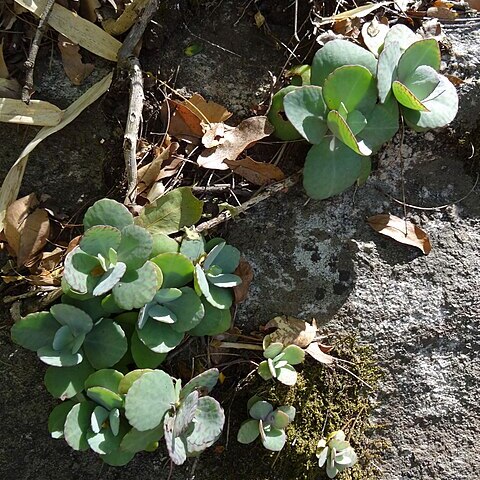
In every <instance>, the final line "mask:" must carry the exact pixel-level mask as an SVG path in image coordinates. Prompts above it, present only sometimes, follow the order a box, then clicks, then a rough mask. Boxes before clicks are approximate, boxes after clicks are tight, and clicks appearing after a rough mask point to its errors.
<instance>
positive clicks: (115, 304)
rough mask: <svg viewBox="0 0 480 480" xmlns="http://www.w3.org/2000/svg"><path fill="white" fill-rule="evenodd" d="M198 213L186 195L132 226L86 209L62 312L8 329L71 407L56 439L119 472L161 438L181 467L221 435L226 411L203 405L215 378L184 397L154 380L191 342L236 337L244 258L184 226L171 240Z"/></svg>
mask: <svg viewBox="0 0 480 480" xmlns="http://www.w3.org/2000/svg"><path fill="white" fill-rule="evenodd" d="M201 213H202V203H201V202H200V201H198V200H197V199H195V197H193V195H192V194H191V191H190V190H189V189H187V188H180V189H177V190H175V191H173V192H171V193H169V194H167V195H165V196H163V197H161V198H160V199H159V200H158V201H157V202H156V203H155V204H152V205H150V206H148V207H146V208H145V209H144V210H143V211H142V212H141V214H140V215H139V216H138V217H136V218H134V217H133V216H132V215H131V213H130V212H129V211H128V210H127V208H126V207H124V206H123V205H121V204H120V203H118V202H115V201H113V200H109V199H102V200H99V201H98V202H96V203H95V204H94V205H93V206H92V207H90V208H89V209H88V210H87V212H86V214H85V217H84V227H85V233H84V235H83V236H82V237H81V239H80V240H79V242H78V245H77V246H75V247H74V248H73V249H72V250H71V251H70V253H69V254H68V255H67V257H66V259H65V271H64V276H63V278H62V287H63V292H64V294H63V296H62V298H61V303H59V304H57V305H54V306H52V307H51V308H50V311H48V312H38V313H32V314H29V315H27V316H26V317H25V318H23V319H21V320H20V321H19V322H17V323H16V324H14V325H13V327H12V329H11V335H12V339H13V340H14V341H15V342H16V343H18V344H19V345H21V346H23V347H25V348H27V349H30V350H33V351H35V352H37V355H38V357H39V358H40V360H41V361H42V362H44V363H46V364H47V365H49V368H48V369H47V372H46V374H45V385H46V387H47V390H48V391H49V392H50V393H51V394H52V395H53V396H54V397H56V398H60V399H61V400H65V401H64V402H63V403H62V404H61V405H59V406H58V407H56V408H55V409H54V411H53V412H52V416H51V421H50V423H51V432H52V436H54V437H55V438H60V437H64V438H65V440H66V441H67V443H68V444H69V445H70V446H71V447H72V448H74V449H76V450H85V449H87V448H91V449H92V450H93V451H95V452H97V453H99V454H100V455H101V456H102V458H103V459H104V460H105V461H106V462H107V463H110V464H113V465H122V464H125V463H127V462H128V461H129V460H130V459H131V458H133V455H134V454H135V453H136V452H138V451H140V450H145V449H146V450H148V449H152V448H153V446H152V445H153V444H155V443H156V442H158V440H159V439H160V438H161V437H162V436H163V435H164V436H165V441H166V444H167V449H168V451H169V453H170V456H171V458H172V460H173V461H174V462H175V463H177V464H180V463H183V462H184V461H185V458H186V457H187V456H190V455H196V454H198V453H199V452H201V451H202V450H204V449H205V448H207V447H208V446H210V445H211V444H212V443H213V442H215V440H216V439H217V438H218V436H219V435H220V432H221V431H222V427H223V422H224V414H223V410H222V408H221V407H220V405H219V404H218V402H217V401H216V400H214V399H213V398H211V397H208V396H203V394H204V393H205V392H207V393H208V392H209V391H210V390H211V389H212V388H213V386H214V385H215V384H216V382H217V379H218V371H217V370H209V371H207V372H205V373H204V374H202V375H200V376H199V377H196V378H195V379H193V380H192V381H191V382H189V383H188V384H187V385H186V386H185V387H184V388H183V389H182V388H181V384H180V381H179V380H174V379H172V378H171V377H170V376H169V375H168V374H166V373H165V372H163V371H161V370H150V369H155V368H157V367H158V366H159V365H160V364H161V363H162V362H163V361H164V360H165V358H166V356H167V353H168V352H170V351H171V350H172V349H174V348H175V347H176V346H178V345H179V344H180V343H181V342H182V340H183V339H184V337H185V335H186V334H188V335H191V336H203V335H216V334H218V333H221V332H224V331H226V330H228V329H229V328H230V324H231V313H230V307H231V305H232V303H233V298H234V296H233V289H232V287H234V286H236V285H239V284H240V283H241V279H240V277H238V276H237V275H235V274H234V273H233V272H234V271H235V270H236V268H237V266H238V264H239V261H240V253H239V251H238V250H237V249H236V248H234V247H232V246H230V245H226V243H225V242H224V241H223V240H222V239H220V238H214V239H212V240H210V241H208V242H206V241H205V239H204V238H203V237H202V236H200V235H198V234H196V233H195V232H194V231H190V230H188V228H187V229H186V231H187V234H186V235H185V237H184V238H183V239H182V240H181V241H176V240H175V239H172V238H171V237H169V236H168V235H169V234H171V233H174V232H178V231H179V230H180V229H182V228H185V227H187V226H188V225H192V224H194V223H195V222H196V221H198V220H199V218H200V216H201ZM147 440H148V441H147Z"/></svg>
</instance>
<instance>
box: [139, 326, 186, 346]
mask: <svg viewBox="0 0 480 480" xmlns="http://www.w3.org/2000/svg"><path fill="white" fill-rule="evenodd" d="M137 335H138V338H139V339H140V340H141V341H142V342H143V344H144V345H146V346H147V347H148V348H149V349H150V350H152V351H153V352H155V353H168V352H169V351H170V350H173V349H174V348H175V347H176V346H178V345H180V343H181V342H182V340H183V337H184V334H183V333H182V332H177V331H175V330H173V328H172V327H171V326H170V325H168V324H166V323H160V322H156V321H155V320H152V319H151V318H149V319H148V320H147V321H146V322H145V325H144V326H143V328H142V329H141V330H139V329H137Z"/></svg>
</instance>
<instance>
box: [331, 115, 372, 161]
mask: <svg viewBox="0 0 480 480" xmlns="http://www.w3.org/2000/svg"><path fill="white" fill-rule="evenodd" d="M327 124H328V128H329V129H330V130H331V131H332V133H333V134H334V135H335V137H337V138H338V139H339V140H341V141H342V142H343V143H344V144H345V145H347V147H349V148H351V149H352V150H353V151H354V152H355V153H358V154H359V155H363V156H368V155H370V154H371V153H372V151H371V150H370V149H369V148H368V147H367V146H366V145H365V143H364V142H363V141H361V140H360V141H358V140H357V139H356V137H355V135H354V134H353V132H352V131H351V130H350V127H349V126H348V124H347V122H346V121H345V120H344V118H343V117H342V116H341V115H340V114H339V113H338V112H337V111H336V110H331V111H330V112H328V117H327Z"/></svg>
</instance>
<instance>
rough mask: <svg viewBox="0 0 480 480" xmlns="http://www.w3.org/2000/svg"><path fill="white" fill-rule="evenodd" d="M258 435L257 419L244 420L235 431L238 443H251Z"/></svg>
mask: <svg viewBox="0 0 480 480" xmlns="http://www.w3.org/2000/svg"><path fill="white" fill-rule="evenodd" d="M259 435H260V431H259V425H258V420H253V419H250V420H245V421H244V422H243V423H242V425H241V426H240V429H239V430H238V433H237V441H238V442H240V443H252V442H254V441H255V440H256V439H257V438H258V436H259Z"/></svg>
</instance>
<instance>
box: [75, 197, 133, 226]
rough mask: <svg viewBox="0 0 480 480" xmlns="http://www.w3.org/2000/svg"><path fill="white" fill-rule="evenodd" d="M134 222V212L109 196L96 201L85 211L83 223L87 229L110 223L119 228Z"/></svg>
mask: <svg viewBox="0 0 480 480" xmlns="http://www.w3.org/2000/svg"><path fill="white" fill-rule="evenodd" d="M132 224H133V217H132V214H131V213H130V212H129V211H128V209H127V208H126V207H125V206H123V205H122V204H121V203H118V202H116V201H115V200H110V199H109V198H102V199H101V200H98V202H95V203H94V204H93V205H92V206H91V207H90V208H89V209H88V210H87V211H86V213H85V216H84V217H83V225H84V227H85V230H88V229H89V228H91V227H93V226H95V225H110V226H112V227H116V228H118V229H119V230H121V229H122V228H124V227H126V226H127V225H132Z"/></svg>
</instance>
